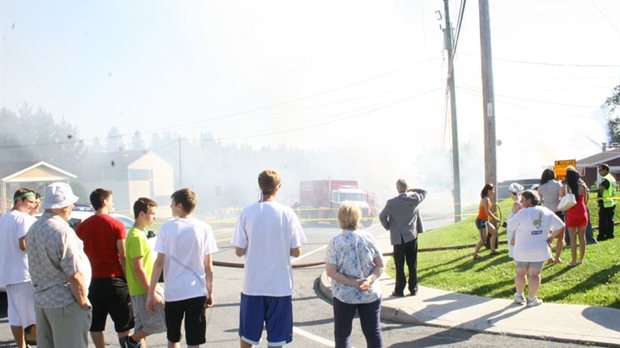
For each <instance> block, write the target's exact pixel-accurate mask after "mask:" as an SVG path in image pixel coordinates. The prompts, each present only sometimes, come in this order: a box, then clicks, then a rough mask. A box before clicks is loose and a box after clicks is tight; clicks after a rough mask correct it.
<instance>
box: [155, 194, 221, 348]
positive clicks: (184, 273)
mask: <svg viewBox="0 0 620 348" xmlns="http://www.w3.org/2000/svg"><path fill="white" fill-rule="evenodd" d="M171 198H172V203H171V204H170V208H171V210H172V216H174V217H175V219H173V220H171V221H168V222H166V223H165V224H163V225H162V226H161V229H160V230H159V234H158V235H157V242H156V243H155V248H154V249H153V250H154V251H155V252H157V253H158V254H157V259H156V260H155V264H154V266H153V273H152V275H151V286H150V287H149V292H148V296H147V300H146V306H147V311H148V312H149V313H151V314H154V313H155V311H156V307H157V305H158V304H161V303H162V299H161V297H160V296H159V295H158V294H157V293H156V292H155V288H156V286H153V285H154V284H157V281H158V280H159V277H160V275H161V272H162V270H163V271H164V275H165V279H166V311H165V312H166V313H165V316H166V324H167V327H168V331H167V334H166V336H167V338H168V346H169V347H170V346H178V342H180V340H181V322H182V321H183V317H185V336H186V338H185V340H186V342H187V346H188V347H198V346H199V345H201V344H204V343H205V342H206V329H207V321H206V317H205V310H206V308H209V307H211V306H213V264H212V260H211V254H213V253H215V252H217V250H218V249H217V245H216V243H215V237H214V236H213V231H212V230H211V227H210V226H209V225H207V224H206V223H204V222H202V221H200V220H198V219H195V218H193V216H192V212H193V211H194V209H195V208H196V204H197V202H198V197H197V196H196V193H195V192H194V191H192V190H190V189H187V188H184V189H180V190H178V191H176V192H175V193H173V194H172V196H171Z"/></svg>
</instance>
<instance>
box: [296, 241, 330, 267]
mask: <svg viewBox="0 0 620 348" xmlns="http://www.w3.org/2000/svg"><path fill="white" fill-rule="evenodd" d="M302 248H303V247H302ZM325 248H327V245H323V246H322V247H320V248H318V249H314V250H312V251H311V252H309V253H307V254H301V256H300V257H298V258H295V259H293V260H291V263H295V262H297V261H299V260H303V259H304V258H305V257H307V256H310V255H312V254H314V253H316V252H318V251H321V250H323V249H325Z"/></svg>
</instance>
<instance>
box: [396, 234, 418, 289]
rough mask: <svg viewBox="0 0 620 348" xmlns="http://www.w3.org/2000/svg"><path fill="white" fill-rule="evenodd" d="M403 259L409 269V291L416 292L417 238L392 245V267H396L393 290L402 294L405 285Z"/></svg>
mask: <svg viewBox="0 0 620 348" xmlns="http://www.w3.org/2000/svg"><path fill="white" fill-rule="evenodd" d="M405 261H407V267H408V269H409V286H408V288H409V292H411V294H414V295H415V294H416V293H417V292H418V239H417V238H416V239H414V240H412V241H411V242H407V243H404V244H398V245H394V267H396V285H394V291H395V292H396V293H398V294H402V293H403V292H404V291H405V285H407V278H406V277H405Z"/></svg>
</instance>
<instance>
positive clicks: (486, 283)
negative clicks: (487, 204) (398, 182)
mask: <svg viewBox="0 0 620 348" xmlns="http://www.w3.org/2000/svg"><path fill="white" fill-rule="evenodd" d="M511 205H512V200H510V199H508V200H505V201H503V202H501V203H500V208H501V210H502V212H504V214H503V215H502V220H504V219H505V218H506V217H508V211H509V209H510V207H511ZM588 208H589V209H590V212H591V214H592V215H591V218H592V224H593V226H597V225H598V207H597V205H596V202H595V201H590V202H589V203H588ZM474 209H475V210H476V212H477V207H474ZM474 209H472V208H469V210H471V211H473V210H474ZM474 219H475V217H469V218H467V219H464V220H463V221H460V222H458V223H455V224H453V225H450V226H445V227H442V228H438V229H434V230H431V231H427V232H425V233H423V234H421V235H420V237H419V248H420V249H423V248H431V247H446V246H457V245H463V244H472V243H476V242H477V241H478V231H477V230H476V227H475V225H474ZM615 221H620V209H616V217H615ZM618 229H619V228H618V227H616V233H615V234H616V235H618ZM597 232H598V231H597V230H594V236H595V238H596V235H597ZM499 239H500V241H502V240H506V229H505V228H501V227H500V229H499ZM473 249H474V248H473V247H471V248H465V249H450V250H441V251H429V252H422V251H421V252H419V253H418V282H419V284H420V285H423V286H427V287H431V288H436V289H442V290H447V291H454V292H460V293H464V294H470V295H476V296H483V297H493V298H504V299H513V298H514V293H515V290H514V274H515V265H514V261H513V260H512V259H510V258H509V257H508V249H507V245H506V244H503V245H502V244H500V246H499V248H498V250H499V251H501V254H500V255H489V251H488V250H485V249H484V247H483V249H481V253H480V254H481V255H482V256H483V258H482V259H478V260H475V261H474V260H473V259H472V255H473ZM561 258H562V259H563V260H564V261H565V262H568V261H570V258H571V257H570V248H568V247H565V248H564V250H563V251H562V255H561ZM386 272H387V273H388V275H390V276H391V277H394V276H395V273H394V263H393V260H392V259H390V260H389V262H388V264H387V266H386ZM526 292H527V288H526ZM538 297H540V298H541V299H543V300H544V301H546V302H553V303H569V304H583V305H591V306H603V307H612V308H618V309H620V236H619V238H615V239H612V240H607V241H604V242H601V243H598V244H594V245H587V246H586V254H585V258H584V264H583V265H579V266H577V267H568V266H567V265H566V263H565V264H554V265H545V267H544V268H543V271H542V285H541V287H540V290H539V291H538Z"/></svg>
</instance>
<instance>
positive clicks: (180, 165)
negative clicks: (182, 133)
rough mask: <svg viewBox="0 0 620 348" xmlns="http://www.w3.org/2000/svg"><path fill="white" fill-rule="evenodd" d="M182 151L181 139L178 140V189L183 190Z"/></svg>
mask: <svg viewBox="0 0 620 348" xmlns="http://www.w3.org/2000/svg"><path fill="white" fill-rule="evenodd" d="M182 154H183V151H182V150H181V138H179V189H182V188H183V156H182Z"/></svg>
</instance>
